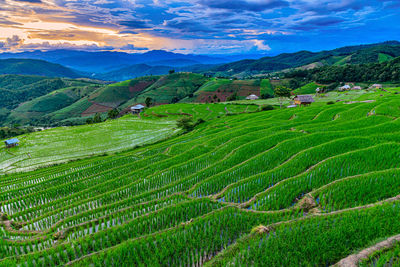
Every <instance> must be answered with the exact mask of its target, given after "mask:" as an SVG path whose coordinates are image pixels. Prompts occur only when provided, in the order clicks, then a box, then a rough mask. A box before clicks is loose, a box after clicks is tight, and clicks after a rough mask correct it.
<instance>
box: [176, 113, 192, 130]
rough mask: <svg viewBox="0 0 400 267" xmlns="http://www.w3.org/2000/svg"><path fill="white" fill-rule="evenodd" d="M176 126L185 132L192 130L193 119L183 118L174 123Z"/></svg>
mask: <svg viewBox="0 0 400 267" xmlns="http://www.w3.org/2000/svg"><path fill="white" fill-rule="evenodd" d="M176 126H178V127H179V128H182V129H183V130H184V131H185V132H190V131H191V130H193V128H194V125H193V119H192V117H188V116H184V117H182V118H180V119H178V120H177V121H176Z"/></svg>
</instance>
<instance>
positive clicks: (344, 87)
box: [339, 84, 351, 91]
mask: <svg viewBox="0 0 400 267" xmlns="http://www.w3.org/2000/svg"><path fill="white" fill-rule="evenodd" d="M350 89H351V86H350V85H348V84H346V85H343V86H341V87H339V91H347V90H350Z"/></svg>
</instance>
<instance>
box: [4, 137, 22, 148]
mask: <svg viewBox="0 0 400 267" xmlns="http://www.w3.org/2000/svg"><path fill="white" fill-rule="evenodd" d="M4 143H5V144H6V147H7V148H10V147H15V146H18V145H19V140H18V139H17V138H13V139H10V140H6V141H4Z"/></svg>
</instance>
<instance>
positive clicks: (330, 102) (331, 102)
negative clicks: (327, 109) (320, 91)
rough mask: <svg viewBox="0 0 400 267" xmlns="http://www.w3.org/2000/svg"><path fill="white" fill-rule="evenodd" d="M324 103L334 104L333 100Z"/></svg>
mask: <svg viewBox="0 0 400 267" xmlns="http://www.w3.org/2000/svg"><path fill="white" fill-rule="evenodd" d="M326 104H327V105H333V104H335V102H333V101H328V102H326Z"/></svg>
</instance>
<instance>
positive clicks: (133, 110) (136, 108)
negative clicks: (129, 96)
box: [131, 104, 144, 114]
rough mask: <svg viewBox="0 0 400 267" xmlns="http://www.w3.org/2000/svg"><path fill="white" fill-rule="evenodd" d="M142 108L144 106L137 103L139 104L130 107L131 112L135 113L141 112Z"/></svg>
mask: <svg viewBox="0 0 400 267" xmlns="http://www.w3.org/2000/svg"><path fill="white" fill-rule="evenodd" d="M143 109H144V106H143V105H140V104H139V105H136V106H133V107H131V112H132V113H135V114H136V113H140V112H142V111H143Z"/></svg>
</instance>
